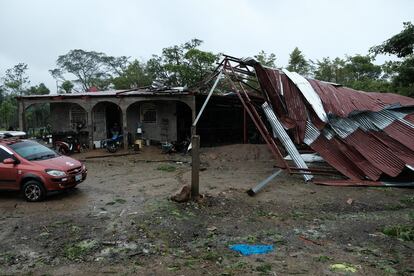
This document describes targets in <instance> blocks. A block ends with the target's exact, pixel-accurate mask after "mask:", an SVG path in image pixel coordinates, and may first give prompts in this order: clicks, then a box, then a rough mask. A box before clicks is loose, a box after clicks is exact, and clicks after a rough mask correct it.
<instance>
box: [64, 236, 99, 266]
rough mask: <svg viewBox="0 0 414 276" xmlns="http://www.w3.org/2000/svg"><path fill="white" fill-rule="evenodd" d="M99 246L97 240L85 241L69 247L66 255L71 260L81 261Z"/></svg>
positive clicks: (65, 252)
mask: <svg viewBox="0 0 414 276" xmlns="http://www.w3.org/2000/svg"><path fill="white" fill-rule="evenodd" d="M97 245H98V242H97V241H95V240H84V241H81V242H79V243H77V244H71V245H67V246H65V248H64V255H65V257H66V258H68V259H69V260H72V261H73V260H79V259H82V258H83V256H85V255H86V254H88V253H89V252H90V251H92V249H94V248H95V247H96V246H97Z"/></svg>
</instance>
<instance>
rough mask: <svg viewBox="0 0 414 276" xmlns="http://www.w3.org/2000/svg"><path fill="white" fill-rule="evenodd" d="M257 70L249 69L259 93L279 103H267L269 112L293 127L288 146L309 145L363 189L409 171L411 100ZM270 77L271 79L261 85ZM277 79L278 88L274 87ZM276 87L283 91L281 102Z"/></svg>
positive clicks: (413, 136) (413, 130)
mask: <svg viewBox="0 0 414 276" xmlns="http://www.w3.org/2000/svg"><path fill="white" fill-rule="evenodd" d="M260 67H261V66H260V65H256V66H255V69H256V74H257V75H258V79H259V82H260V84H261V86H262V88H264V89H263V92H264V93H265V94H266V95H267V97H268V98H273V97H274V96H273V95H272V94H275V95H278V97H279V100H280V101H281V103H280V105H277V104H274V103H273V102H272V108H273V109H274V110H278V112H277V115H278V116H281V117H285V118H289V119H293V120H294V122H295V127H294V128H292V129H291V134H292V136H293V137H294V138H295V139H294V141H295V142H296V143H297V144H300V143H305V144H307V145H309V146H310V147H311V148H312V149H313V150H315V151H316V152H317V153H319V155H320V156H322V157H323V158H324V159H325V160H326V161H327V162H328V163H329V164H330V165H331V166H332V167H334V168H336V169H337V170H338V171H339V172H341V173H342V174H343V175H344V176H346V177H348V178H349V179H352V180H353V181H356V180H358V179H359V180H360V181H361V183H363V185H368V184H367V183H371V182H372V181H377V180H380V179H382V177H383V176H391V177H398V176H399V175H400V174H401V173H402V172H403V171H405V170H407V168H413V167H414V166H413V165H414V164H413V162H414V99H412V98H408V97H404V96H401V95H396V94H391V93H375V92H363V91H357V90H353V89H350V88H347V87H342V86H338V85H334V84H331V83H326V82H321V81H317V80H313V79H310V80H306V79H305V78H303V77H300V76H298V75H297V74H296V73H291V72H288V71H285V72H284V73H283V72H282V71H280V70H273V69H268V68H266V70H264V69H261V68H260ZM271 70H273V71H277V73H271V72H270V71H271ZM265 71H266V74H263V72H265ZM270 76H271V77H272V78H273V79H272V80H267V81H263V80H265V79H266V78H269V77H270ZM279 79H280V80H281V82H282V86H281V85H280V84H279V85H276V83H277V80H279ZM269 83H273V84H274V85H273V86H272V87H270V86H269V85H268V84H269ZM276 87H279V88H278V89H280V88H281V87H283V91H284V92H283V97H281V95H282V92H281V91H280V90H275V89H276ZM309 87H311V88H312V91H313V92H312V91H311V90H310V89H309ZM310 91H311V92H310ZM315 95H316V96H317V97H319V101H318V99H315V98H314V97H315ZM319 102H320V103H321V105H322V108H321V106H320V105H319V104H318V103H319ZM322 111H323V112H325V114H326V116H327V117H326V118H327V120H326V121H324V117H323V115H321V114H323V112H322ZM304 126H305V130H303V129H304ZM413 178H414V174H413ZM372 183H374V182H372Z"/></svg>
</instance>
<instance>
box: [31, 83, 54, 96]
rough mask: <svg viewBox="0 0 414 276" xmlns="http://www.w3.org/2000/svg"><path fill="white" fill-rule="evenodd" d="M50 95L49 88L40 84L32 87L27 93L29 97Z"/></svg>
mask: <svg viewBox="0 0 414 276" xmlns="http://www.w3.org/2000/svg"><path fill="white" fill-rule="evenodd" d="M49 93H50V90H49V88H47V87H46V85H45V84H44V83H40V84H39V85H36V86H31V87H30V88H29V89H28V90H27V91H26V94H28V95H47V94H49Z"/></svg>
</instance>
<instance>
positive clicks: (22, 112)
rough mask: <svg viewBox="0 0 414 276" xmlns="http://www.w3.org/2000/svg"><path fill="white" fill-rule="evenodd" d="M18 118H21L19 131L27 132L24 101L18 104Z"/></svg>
mask: <svg viewBox="0 0 414 276" xmlns="http://www.w3.org/2000/svg"><path fill="white" fill-rule="evenodd" d="M17 113H18V117H19V130H21V131H25V130H26V124H25V119H26V118H25V107H24V103H23V100H19V104H18V111H17Z"/></svg>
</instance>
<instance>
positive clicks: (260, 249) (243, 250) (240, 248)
mask: <svg viewBox="0 0 414 276" xmlns="http://www.w3.org/2000/svg"><path fill="white" fill-rule="evenodd" d="M229 248H230V249H231V250H234V251H237V252H239V253H240V254H242V255H244V256H249V255H255V254H266V253H269V252H272V251H273V245H264V244H234V245H230V246H229Z"/></svg>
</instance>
